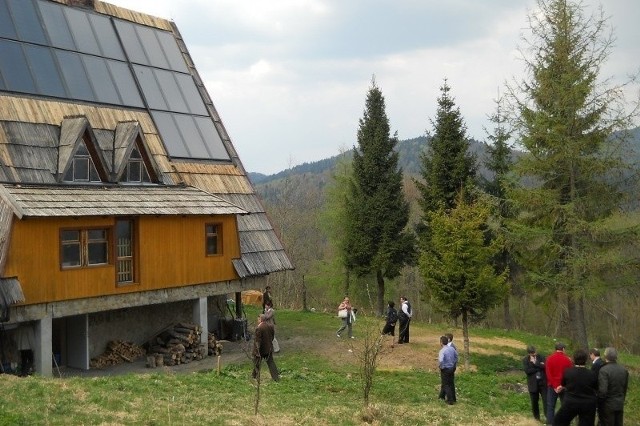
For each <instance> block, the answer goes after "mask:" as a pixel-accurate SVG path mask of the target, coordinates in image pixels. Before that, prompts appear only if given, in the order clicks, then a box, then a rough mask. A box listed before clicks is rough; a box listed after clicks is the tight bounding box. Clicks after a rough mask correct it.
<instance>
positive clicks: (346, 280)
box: [344, 268, 351, 296]
mask: <svg viewBox="0 0 640 426" xmlns="http://www.w3.org/2000/svg"><path fill="white" fill-rule="evenodd" d="M350 279H351V271H350V270H349V268H347V269H346V270H345V272H344V295H345V296H346V295H348V294H349V281H350Z"/></svg>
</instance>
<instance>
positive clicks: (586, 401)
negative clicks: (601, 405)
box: [553, 349, 598, 426]
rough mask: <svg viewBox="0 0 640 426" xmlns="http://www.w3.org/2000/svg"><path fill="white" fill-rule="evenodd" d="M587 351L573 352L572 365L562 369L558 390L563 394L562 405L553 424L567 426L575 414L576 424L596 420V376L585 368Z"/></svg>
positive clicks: (585, 424)
mask: <svg viewBox="0 0 640 426" xmlns="http://www.w3.org/2000/svg"><path fill="white" fill-rule="evenodd" d="M587 357H588V354H587V351H585V350H584V349H578V350H576V351H575V353H574V354H573V363H574V366H573V367H570V368H567V369H566V370H564V374H563V375H562V382H561V384H560V388H559V389H558V392H559V393H561V394H564V397H563V399H562V406H561V407H560V409H559V410H558V412H557V413H556V415H555V417H554V418H553V424H554V426H569V425H570V424H571V421H572V420H573V419H574V418H575V417H576V416H577V417H578V426H593V423H594V422H595V420H596V402H597V397H596V389H597V387H598V378H597V377H596V375H595V374H594V373H593V371H591V370H589V369H587V368H586V364H587Z"/></svg>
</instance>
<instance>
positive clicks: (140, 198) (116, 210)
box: [0, 185, 247, 219]
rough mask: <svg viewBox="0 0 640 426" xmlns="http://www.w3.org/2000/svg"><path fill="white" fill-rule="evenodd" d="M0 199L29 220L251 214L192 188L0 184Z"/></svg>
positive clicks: (19, 215) (20, 217)
mask: <svg viewBox="0 0 640 426" xmlns="http://www.w3.org/2000/svg"><path fill="white" fill-rule="evenodd" d="M0 199H2V201H4V202H5V203H7V204H9V205H10V206H11V207H12V209H13V212H14V214H15V215H16V216H17V217H18V218H19V219H22V218H25V217H78V216H104V215H108V216H141V215H229V214H240V215H242V214H247V211H246V210H243V209H241V208H239V207H238V206H235V205H233V204H231V203H229V202H227V201H225V200H223V199H222V198H220V197H216V196H215V195H211V194H208V193H206V192H204V191H201V190H199V189H197V188H192V187H163V186H137V187H134V186H109V187H102V186H86V187H78V186H75V185H73V186H71V185H70V186H21V185H0Z"/></svg>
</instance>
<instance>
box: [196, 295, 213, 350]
mask: <svg viewBox="0 0 640 426" xmlns="http://www.w3.org/2000/svg"><path fill="white" fill-rule="evenodd" d="M193 322H194V323H195V324H198V325H199V326H200V327H202V334H201V335H200V343H202V344H204V345H205V346H206V345H207V344H208V341H209V339H208V336H209V317H208V315H207V298H206V297H200V298H198V299H195V300H194V301H193Z"/></svg>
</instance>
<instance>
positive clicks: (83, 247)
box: [60, 229, 109, 268]
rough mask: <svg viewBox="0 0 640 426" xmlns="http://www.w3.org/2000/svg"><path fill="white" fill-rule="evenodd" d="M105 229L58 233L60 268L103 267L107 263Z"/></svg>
mask: <svg viewBox="0 0 640 426" xmlns="http://www.w3.org/2000/svg"><path fill="white" fill-rule="evenodd" d="M108 236H109V231H108V230H107V229H65V230H62V231H61V232H60V245H61V249H60V253H61V265H62V268H77V267H85V266H94V265H105V264H107V263H108V262H109V237H108Z"/></svg>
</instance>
